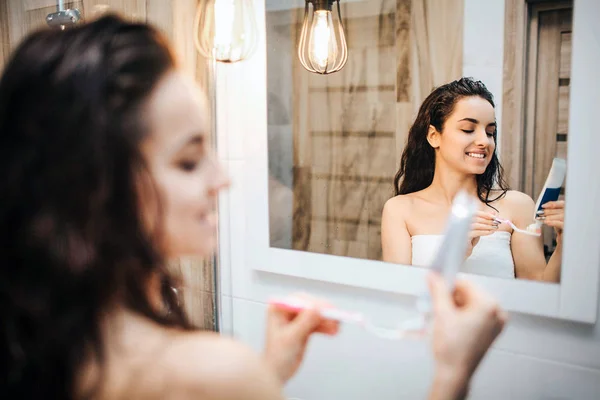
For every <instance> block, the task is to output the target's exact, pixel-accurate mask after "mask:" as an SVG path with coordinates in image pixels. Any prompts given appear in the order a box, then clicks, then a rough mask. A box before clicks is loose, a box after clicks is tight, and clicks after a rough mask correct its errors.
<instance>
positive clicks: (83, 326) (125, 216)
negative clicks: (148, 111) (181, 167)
mask: <svg viewBox="0 0 600 400" xmlns="http://www.w3.org/2000/svg"><path fill="white" fill-rule="evenodd" d="M173 67H174V58H173V56H172V53H171V51H170V49H169V47H168V46H167V45H166V42H165V40H164V39H163V37H162V36H161V35H160V34H159V33H158V32H157V31H156V30H155V29H153V28H152V27H149V26H148V25H146V24H141V23H129V22H125V21H124V20H123V19H120V18H119V17H116V16H106V17H103V18H101V19H98V20H96V21H94V22H91V23H89V24H84V25H82V26H79V27H75V28H73V29H69V30H65V31H58V30H42V31H38V32H35V33H33V34H31V35H30V36H28V37H27V38H26V39H25V40H24V41H23V43H22V44H21V45H20V46H19V47H18V48H17V49H16V51H15V52H14V54H13V56H12V58H11V60H10V61H9V62H8V64H7V65H6V69H5V71H4V73H3V76H2V78H1V80H0V227H1V229H0V318H1V322H0V363H1V364H2V367H0V368H1V371H0V392H1V393H2V394H3V396H4V397H6V398H14V399H16V398H20V399H24V398H27V399H30V398H31V399H32V398H63V399H70V398H74V397H75V394H74V391H75V386H76V385H77V382H76V380H77V376H78V373H80V372H81V368H82V366H83V365H84V362H85V361H86V360H89V359H90V357H94V359H96V360H99V361H100V363H102V360H103V343H102V335H101V328H100V326H101V321H102V319H103V317H104V316H105V315H106V313H108V312H110V311H111V309H112V307H114V305H115V304H120V305H122V306H125V307H127V308H128V309H130V310H132V311H133V312H136V313H138V314H141V315H143V316H145V317H147V318H149V319H151V320H153V321H155V322H157V323H159V324H162V325H167V326H176V327H181V328H183V329H192V327H191V326H190V324H189V323H188V320H187V319H186V317H185V314H184V311H183V309H182V308H181V306H180V305H179V304H178V302H177V299H176V298H175V297H174V296H173V294H172V292H171V291H169V290H166V289H167V288H168V287H170V286H173V285H174V284H175V283H174V278H172V277H171V276H170V275H169V273H168V272H167V270H166V266H165V260H164V256H163V254H160V251H159V250H157V247H156V246H155V244H156V237H155V234H154V233H152V232H148V231H147V229H146V228H145V224H144V219H143V216H142V215H141V210H140V198H139V193H138V190H136V187H137V186H136V182H138V181H139V180H140V179H141V178H140V177H141V176H142V174H143V172H144V171H146V174H145V175H146V177H149V172H147V171H148V169H147V168H146V167H145V163H144V160H143V158H142V156H141V154H140V151H139V144H140V141H141V140H142V139H143V138H144V137H145V136H146V134H147V131H148V129H147V127H146V126H145V125H144V123H143V118H142V111H141V110H142V106H143V103H144V100H146V99H147V98H148V97H149V96H150V94H151V93H152V91H153V88H154V87H155V86H156V84H157V83H158V81H159V80H160V79H161V78H162V77H163V76H164V75H165V73H166V72H167V71H169V70H170V69H172V68H173ZM155 276H158V277H159V279H160V280H161V282H162V285H163V293H162V295H163V301H164V303H165V307H166V308H167V309H168V310H170V312H163V311H162V310H157V309H156V307H155V306H153V305H152V304H151V301H150V299H149V295H148V282H149V281H150V279H151V277H155Z"/></svg>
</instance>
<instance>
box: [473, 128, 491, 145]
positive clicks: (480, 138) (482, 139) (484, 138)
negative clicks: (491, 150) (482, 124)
mask: <svg viewBox="0 0 600 400" xmlns="http://www.w3.org/2000/svg"><path fill="white" fill-rule="evenodd" d="M475 133H476V135H475V144H476V145H478V146H487V144H488V141H489V140H488V135H487V132H486V131H485V129H477V130H476V131H475Z"/></svg>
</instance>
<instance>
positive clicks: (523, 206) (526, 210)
mask: <svg viewBox="0 0 600 400" xmlns="http://www.w3.org/2000/svg"><path fill="white" fill-rule="evenodd" d="M500 205H501V207H502V209H504V210H507V211H508V215H507V217H509V218H510V219H512V220H513V222H514V223H517V222H521V223H526V224H529V223H530V222H531V215H532V213H533V209H534V207H535V203H534V202H533V199H532V198H531V197H530V196H529V195H527V194H525V193H523V192H519V191H518V190H509V191H508V192H506V196H504V198H503V199H501V200H500ZM505 214H506V213H505Z"/></svg>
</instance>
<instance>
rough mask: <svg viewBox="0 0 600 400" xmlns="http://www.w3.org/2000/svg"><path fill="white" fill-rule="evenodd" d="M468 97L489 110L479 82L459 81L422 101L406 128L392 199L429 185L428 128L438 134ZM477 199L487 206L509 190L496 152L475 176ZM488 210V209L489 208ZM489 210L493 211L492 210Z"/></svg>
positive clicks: (432, 154)
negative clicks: (406, 136)
mask: <svg viewBox="0 0 600 400" xmlns="http://www.w3.org/2000/svg"><path fill="white" fill-rule="evenodd" d="M471 96H478V97H481V98H482V99H484V100H487V101H488V102H489V103H490V104H491V105H492V107H495V105H494V98H493V96H492V93H490V91H489V90H487V88H486V87H485V85H484V84H483V83H482V82H481V81H476V80H474V79H473V78H461V79H458V80H455V81H453V82H450V83H447V84H445V85H442V86H440V87H437V88H435V89H434V90H433V91H432V92H431V93H430V94H429V96H427V98H426V99H425V101H423V104H421V107H420V108H419V112H418V114H417V118H416V119H415V121H414V123H413V124H412V126H411V127H410V130H409V132H408V140H407V142H406V146H405V147H404V151H403V152H402V158H401V160H400V168H399V169H398V172H397V173H396V176H395V177H394V190H395V195H396V196H397V195H401V194H409V193H414V192H418V191H420V190H423V189H425V188H427V187H429V186H430V185H431V182H433V175H434V172H435V150H434V149H433V147H431V145H430V144H429V142H428V141H427V133H428V131H429V126H430V125H431V126H433V127H435V129H437V131H438V132H442V130H443V128H444V124H445V123H446V120H447V119H448V117H449V116H450V114H452V112H453V111H454V107H455V106H456V103H457V102H458V101H459V100H461V99H463V98H465V97H471ZM497 139H498V131H497V130H496V131H495V132H494V143H495V144H497ZM476 180H477V196H478V197H479V199H480V200H481V201H482V202H484V203H485V204H487V205H490V203H492V202H494V201H496V200H498V199H500V198H502V197H504V196H505V195H506V192H507V191H508V190H509V188H508V184H507V183H506V181H505V179H504V170H503V168H502V166H501V165H500V161H499V160H498V155H497V152H496V150H494V153H493V154H492V159H491V161H490V163H489V165H488V166H487V168H486V170H485V172H484V173H483V174H481V175H477V176H476ZM492 191H499V194H498V195H497V196H495V197H490V194H491V192H492ZM490 207H491V206H490ZM492 208H493V207H492Z"/></svg>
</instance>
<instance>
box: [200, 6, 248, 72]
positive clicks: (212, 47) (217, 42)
mask: <svg viewBox="0 0 600 400" xmlns="http://www.w3.org/2000/svg"><path fill="white" fill-rule="evenodd" d="M257 36H258V29H257V26H256V21H255V18H254V10H253V8H252V0H206V1H201V2H200V3H199V4H198V10H197V13H196V21H195V25H194V40H195V43H196V47H197V49H198V51H199V52H200V54H202V55H203V56H204V57H206V58H211V59H212V58H214V59H216V60H217V61H220V62H228V63H233V62H237V61H241V60H243V59H246V58H248V57H250V56H251V55H252V53H253V52H254V50H255V49H256V44H257Z"/></svg>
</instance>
